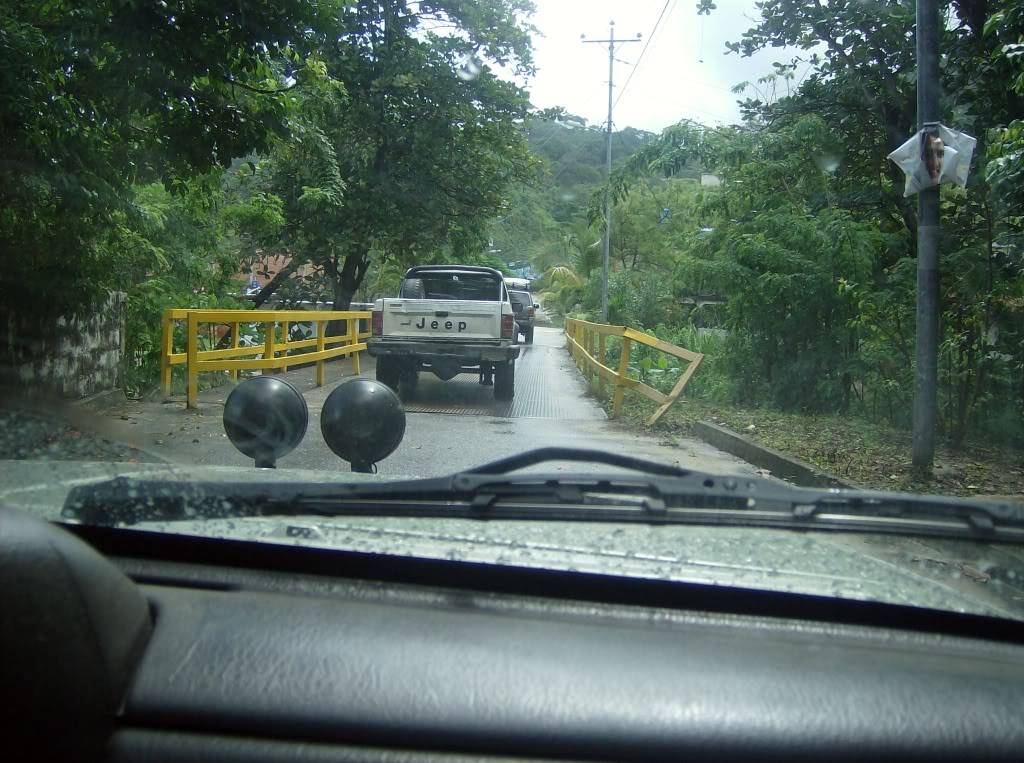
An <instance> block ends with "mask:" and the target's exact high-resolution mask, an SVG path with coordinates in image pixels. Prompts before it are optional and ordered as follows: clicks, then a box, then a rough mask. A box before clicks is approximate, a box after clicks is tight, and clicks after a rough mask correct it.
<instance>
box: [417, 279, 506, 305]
mask: <svg viewBox="0 0 1024 763" xmlns="http://www.w3.org/2000/svg"><path fill="white" fill-rule="evenodd" d="M401 295H402V297H404V298H406V299H471V300H481V301H487V302H497V301H498V300H500V299H501V284H500V283H499V282H498V281H495V280H494V279H493V278H488V277H487V276H485V275H477V274H475V273H436V274H429V275H427V274H424V275H423V276H421V277H418V278H406V279H405V281H404V282H403V283H402V292H401Z"/></svg>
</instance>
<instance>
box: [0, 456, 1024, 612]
mask: <svg viewBox="0 0 1024 763" xmlns="http://www.w3.org/2000/svg"><path fill="white" fill-rule="evenodd" d="M118 476H128V477H135V478H138V479H162V480H175V481H181V482H183V483H189V482H194V481H203V482H216V481H225V482H229V481H230V482H238V481H246V482H249V483H250V484H252V483H267V484H268V485H270V484H274V483H282V482H287V483H295V482H321V483H322V482H339V483H341V482H349V483H351V482H356V481H365V480H376V479H379V478H378V477H375V476H373V475H365V474H354V473H350V472H343V471H338V472H335V473H332V472H322V471H315V472H314V471H301V470H291V469H281V470H273V469H260V470H253V469H243V468H238V467H180V466H174V465H167V464H126V463H92V462H67V461H63V462H42V461H0V503H2V504H4V505H7V506H10V507H13V508H19V509H22V510H24V511H28V512H30V513H33V514H35V515H37V516H41V517H43V518H45V519H50V520H59V519H60V512H61V509H62V507H63V505H64V500H65V498H66V497H67V494H68V491H69V490H71V489H72V488H73V487H76V486H81V485H87V484H90V483H93V482H101V481H104V480H109V479H112V478H114V477H118ZM133 527H134V528H136V529H144V530H151V531H160V532H173V533H185V534H193V535H202V536H206V537H217V538H231V539H236V540H250V541H260V542H270V543H285V544H295V545H303V546H316V547H323V548H337V549H347V550H354V551H360V552H366V553H375V554H385V555H398V556H417V557H425V558H435V559H449V560H462V561H470V562H479V563H488V564H500V565H509V566H514V567H536V568H545V569H556V570H566V571H581V572H591V573H598V574H608V575H621V576H630V577H641V578H654V579H662V580H673V581H682V582H690V583H700V584H709V585H721V586H730V587H742V588H753V589H763V590H772V591H785V592H793V593H800V594H810V595H824V596H834V597H839V598H850V599H860V600H874V601H882V602H886V603H891V604H902V605H911V606H918V607H929V608H934V609H943V610H950V611H957V612H969V613H973V614H982V615H994V616H998V617H1009V618H1014V619H1020V620H1024V549H1022V548H1021V547H1019V546H1010V545H1006V544H987V543H980V542H977V541H973V540H947V539H939V538H915V537H897V536H892V535H873V534H863V533H837V532H832V533H824V532H806V531H804V532H796V531H792V530H778V529H765V528H753V527H751V528H743V527H711V526H696V525H641V524H610V523H600V522H594V523H579V522H572V523H569V522H527V521H474V520H465V519H436V518H431V519H406V518H394V517H337V518H325V517H319V516H317V517H281V518H274V517H247V518H238V519H209V520H194V521H175V522H142V523H139V524H136V525H133Z"/></svg>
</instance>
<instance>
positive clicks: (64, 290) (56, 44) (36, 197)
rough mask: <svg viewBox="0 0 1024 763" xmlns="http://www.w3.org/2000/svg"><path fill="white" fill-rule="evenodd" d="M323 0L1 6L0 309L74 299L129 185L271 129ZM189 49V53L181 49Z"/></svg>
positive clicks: (44, 309)
mask: <svg viewBox="0 0 1024 763" xmlns="http://www.w3.org/2000/svg"><path fill="white" fill-rule="evenodd" d="M335 7H336V4H335V3H333V2H331V1H330V0H328V2H316V3H313V2H308V1H307V0H285V2H283V3H282V2H277V0H275V1H274V2H268V1H263V0H255V1H254V2H246V3H245V4H244V6H243V5H241V4H238V3H226V2H221V0H208V1H207V2H198V3H193V2H189V3H185V2H176V1H175V0H168V2H163V3H159V4H155V3H106V2H100V3H96V2H79V1H78V0H58V1H56V2H55V1H53V0H32V1H31V2H20V0H19V1H18V2H14V0H2V2H0V30H2V31H0V125H2V128H0V154H2V156H3V157H4V161H3V163H2V164H0V210H2V211H0V252H3V262H2V263H0V264H2V268H0V273H2V276H0V277H2V278H3V287H4V291H5V294H6V295H7V300H8V305H7V306H8V308H9V309H13V310H15V311H18V312H22V313H27V312H31V313H32V314H36V315H40V314H44V315H47V316H50V317H51V318H52V317H53V316H56V315H57V314H73V313H75V312H78V311H82V310H85V309H87V308H88V307H89V305H91V304H92V303H93V302H94V301H95V300H96V299H97V298H99V297H100V296H101V295H102V293H103V289H104V288H106V287H108V286H109V285H110V284H111V281H114V280H116V279H117V277H118V275H119V272H120V271H119V265H120V264H121V263H120V262H119V261H118V260H117V259H116V258H112V257H110V256H108V252H107V250H106V249H105V248H104V241H105V240H106V239H107V238H108V237H109V236H110V234H111V230H112V229H114V228H116V227H118V226H120V225H125V224H127V225H131V226H135V225H136V224H137V223H136V221H133V220H131V219H130V218H131V217H132V216H134V215H135V214H136V213H137V211H138V210H137V209H136V208H135V207H134V205H133V204H132V201H133V199H132V193H131V191H130V188H131V187H132V186H133V185H137V184H147V183H150V182H153V181H157V180H162V181H163V182H165V183H166V184H168V185H169V186H173V185H175V184H177V183H187V182H188V181H189V179H190V178H192V177H194V176H197V175H202V174H205V173H207V172H208V171H209V170H211V169H212V168H213V167H216V166H218V165H219V166H221V167H226V166H228V165H229V164H230V162H231V161H232V159H234V158H235V157H239V156H243V155H245V154H247V153H249V152H250V151H254V150H263V149H266V148H267V147H268V146H269V144H270V140H271V139H272V137H273V136H274V135H279V134H282V133H283V131H284V126H285V115H286V112H287V109H288V98H287V91H288V90H289V89H290V88H291V87H293V85H292V84H288V83H291V82H299V81H300V80H302V79H304V78H305V76H306V75H305V71H304V69H305V58H304V51H305V50H307V49H308V43H309V42H310V41H311V40H310V30H312V29H315V28H318V27H319V26H322V25H323V24H324V23H325V20H327V19H329V18H330V17H331V16H332V14H333V10H334V9H335ZM183 51H187V53H188V54H187V55H182V52H183Z"/></svg>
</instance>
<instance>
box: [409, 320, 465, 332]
mask: <svg viewBox="0 0 1024 763" xmlns="http://www.w3.org/2000/svg"><path fill="white" fill-rule="evenodd" d="M415 326H416V328H418V329H422V328H427V327H428V326H429V328H432V329H439V328H442V326H443V327H444V329H445V330H446V331H451V330H452V329H455V330H457V331H458V332H459V333H462V332H463V331H465V330H466V322H465V321H459V322H458V324H457V325H456V324H454V323H452V322H451V321H445V322H444V323H441V322H440V321H431V322H430V323H429V324H428V323H427V319H426V318H420V322H419V323H417V324H415Z"/></svg>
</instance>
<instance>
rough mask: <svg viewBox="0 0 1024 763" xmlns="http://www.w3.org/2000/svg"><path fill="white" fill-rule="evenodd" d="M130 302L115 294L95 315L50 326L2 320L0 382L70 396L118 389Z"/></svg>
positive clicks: (32, 320) (16, 319) (36, 321)
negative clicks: (126, 318) (127, 309)
mask: <svg viewBox="0 0 1024 763" xmlns="http://www.w3.org/2000/svg"><path fill="white" fill-rule="evenodd" d="M125 299H126V297H125V295H124V294H123V293H120V292H117V293H112V294H111V295H110V297H109V298H108V299H107V301H106V302H105V303H104V304H103V305H102V306H100V307H99V308H98V309H97V310H96V311H95V312H94V313H93V314H92V315H90V316H86V317H81V318H71V319H67V318H58V319H57V320H56V322H51V323H50V324H49V325H46V324H40V321H39V319H36V318H34V317H31V316H30V317H26V316H17V315H11V314H6V315H2V316H0V326H2V327H3V329H4V337H3V339H4V342H3V355H4V357H3V359H2V368H0V381H2V382H3V383H5V384H7V385H10V386H14V387H17V388H21V389H22V390H24V391H26V392H33V391H40V392H43V391H45V392H49V393H57V394H59V395H63V396H65V397H70V398H81V397H88V396H89V395H93V394H96V393H99V392H106V391H109V390H113V389H116V388H117V387H118V385H119V384H120V381H121V362H122V358H123V357H124V341H125Z"/></svg>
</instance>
